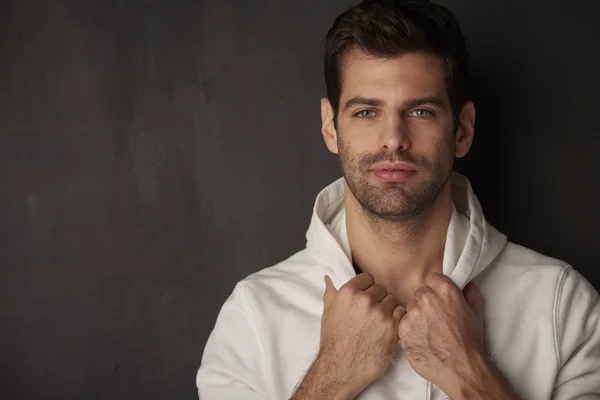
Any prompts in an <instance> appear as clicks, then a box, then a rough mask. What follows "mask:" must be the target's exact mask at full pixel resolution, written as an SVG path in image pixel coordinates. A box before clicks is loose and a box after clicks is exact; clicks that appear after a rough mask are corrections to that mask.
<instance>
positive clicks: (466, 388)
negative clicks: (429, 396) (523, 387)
mask: <svg viewBox="0 0 600 400" xmlns="http://www.w3.org/2000/svg"><path fill="white" fill-rule="evenodd" d="M447 394H448V395H449V396H450V398H452V399H456V400H479V399H486V400H514V399H516V397H515V396H514V393H513V392H512V390H511V389H510V388H509V386H508V384H507V383H506V381H505V379H504V377H503V375H502V373H501V372H500V371H499V370H498V369H497V368H496V367H495V366H494V365H493V363H492V362H491V360H490V359H489V357H487V355H485V354H483V353H479V352H477V353H473V354H471V355H470V356H469V358H468V363H467V365H466V368H465V371H463V373H462V375H460V376H457V377H456V378H455V379H454V385H453V387H452V388H451V389H449V392H448V393H447Z"/></svg>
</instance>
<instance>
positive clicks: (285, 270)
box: [197, 0, 600, 400]
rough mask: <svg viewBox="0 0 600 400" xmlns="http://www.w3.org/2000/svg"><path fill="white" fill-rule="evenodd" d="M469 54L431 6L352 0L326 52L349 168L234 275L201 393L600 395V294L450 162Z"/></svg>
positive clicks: (332, 132)
mask: <svg viewBox="0 0 600 400" xmlns="http://www.w3.org/2000/svg"><path fill="white" fill-rule="evenodd" d="M467 64H468V62H467V51H466V47H465V43H464V38H463V36H462V33H461V31H460V28H459V26H458V23H457V22H456V20H455V18H454V16H453V15H452V14H451V13H450V12H449V11H448V10H447V9H445V8H444V7H441V6H439V5H435V4H433V3H431V2H429V1H416V0H407V1H401V0H397V1H391V0H390V1H385V0H379V1H378V0H373V1H363V2H362V3H360V4H359V5H357V6H354V7H352V8H350V9H349V10H347V11H346V12H345V13H344V14H342V15H340V16H339V17H338V18H337V19H336V20H335V22H334V24H333V27H332V28H331V29H330V31H329V33H328V35H327V40H326V46H325V77H326V84H327V98H325V99H322V100H321V117H322V122H323V124H322V134H323V137H324V140H325V143H326V145H327V148H328V149H329V150H330V151H331V152H332V153H335V154H338V155H339V158H340V161H341V166H342V170H343V175H344V177H343V178H342V179H340V180H338V181H336V182H334V183H333V184H331V185H329V186H328V187H326V188H325V189H324V190H323V191H322V192H321V193H320V194H319V195H318V197H317V200H316V204H315V207H314V213H313V217H312V221H311V224H310V227H309V229H308V232H307V248H306V249H304V250H302V251H300V252H298V253H297V254H295V255H293V256H292V257H290V258H289V259H287V260H285V261H283V262H281V263H280V264H278V265H275V266H273V267H270V268H266V269H263V270H262V271H259V272H257V273H255V274H253V275H250V276H249V277H247V278H246V279H244V280H242V281H241V282H239V283H238V284H237V285H236V287H235V289H234V290H233V293H232V294H231V296H230V297H229V299H228V300H227V301H226V302H225V304H224V305H223V307H222V309H221V311H220V314H219V316H218V319H217V322H216V325H215V327H214V330H213V332H212V333H211V335H210V338H209V339H208V342H207V344H206V348H205V351H204V354H203V358H202V363H201V366H200V369H199V371H198V375H197V386H198V391H199V396H200V399H202V400H213V399H215V400H221V399H244V400H254V399H256V400H258V399H277V400H279V399H289V398H292V399H295V400H301V399H354V398H360V399H402V400H408V399H444V398H448V397H449V398H452V399H515V398H523V399H559V400H567V399H600V300H599V297H598V293H597V292H596V291H595V290H594V288H593V287H592V286H591V285H590V283H589V282H588V281H587V280H585V279H584V278H583V277H582V275H580V274H579V273H578V272H577V271H575V270H574V269H573V268H572V267H571V266H569V265H568V264H566V263H563V262H561V261H559V260H555V259H552V258H549V257H545V256H543V255H541V254H538V253H536V252H534V251H532V250H528V249H526V248H523V247H520V246H517V245H515V244H513V243H510V242H508V241H507V239H506V237H505V236H504V235H503V234H501V233H500V232H498V231H497V230H496V229H494V228H493V227H492V226H491V225H489V224H488V223H486V220H485V218H484V216H483V213H482V210H481V207H480V204H479V202H478V200H477V198H476V197H475V195H474V194H473V191H472V189H471V186H470V184H469V182H468V180H467V179H466V178H465V177H463V176H461V175H458V174H456V173H453V172H452V168H453V164H454V160H455V158H456V157H463V156H465V155H466V154H467V152H468V151H469V149H470V147H471V143H472V140H473V135H474V122H475V107H474V105H473V103H472V102H470V101H468V97H467V93H466V89H465V86H466V81H467Z"/></svg>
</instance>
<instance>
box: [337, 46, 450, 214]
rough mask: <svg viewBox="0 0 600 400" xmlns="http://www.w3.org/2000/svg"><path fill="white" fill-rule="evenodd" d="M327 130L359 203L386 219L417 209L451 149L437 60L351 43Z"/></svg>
mask: <svg viewBox="0 0 600 400" xmlns="http://www.w3.org/2000/svg"><path fill="white" fill-rule="evenodd" d="M332 130H333V131H335V136H336V139H335V143H328V147H329V148H330V150H331V151H333V152H334V153H335V152H337V153H338V154H339V157H340V160H341V165H342V170H343V173H344V177H345V178H346V182H347V183H348V187H349V189H350V191H351V192H352V194H353V195H354V197H355V198H356V199H357V200H358V202H359V203H360V204H361V205H362V207H363V208H364V209H366V210H367V211H369V212H371V213H373V214H376V215H379V216H381V217H386V218H400V219H401V218H407V217H411V216H414V215H417V214H419V213H420V212H421V211H423V210H425V209H426V208H428V207H430V206H431V205H432V203H433V202H434V200H435V199H436V197H437V196H438V194H439V193H440V191H441V190H442V188H443V187H444V185H445V184H446V182H447V181H448V179H449V177H450V174H451V173H452V167H453V164H454V160H455V155H456V141H455V140H456V139H455V136H454V132H453V117H452V111H451V106H450V99H449V98H448V95H447V92H446V84H445V71H444V64H443V60H442V59H441V58H440V57H437V56H434V55H431V54H427V53H408V54H406V55H403V56H401V57H398V58H393V59H382V58H374V57H371V56H368V55H366V54H364V53H363V52H361V51H360V50H352V51H351V52H349V53H348V54H347V55H346V57H345V62H344V66H343V69H342V90H341V96H340V104H339V109H338V117H337V128H332ZM333 144H335V145H336V146H335V147H337V148H335V149H334V148H332V145H333ZM336 150H337V151H336Z"/></svg>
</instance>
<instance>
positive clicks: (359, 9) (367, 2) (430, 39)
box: [325, 0, 469, 125]
mask: <svg viewBox="0 0 600 400" xmlns="http://www.w3.org/2000/svg"><path fill="white" fill-rule="evenodd" d="M354 47H357V48H360V49H361V50H362V51H364V52H365V53H367V54H369V55H372V56H375V57H383V58H393V57H398V56H401V55H402V54H405V53H410V52H416V51H425V52H428V53H432V54H436V55H439V56H441V57H442V58H443V59H444V61H445V67H446V87H447V93H448V97H449V98H450V102H451V106H452V112H453V114H454V118H455V122H456V121H457V119H458V115H459V113H460V110H461V109H462V106H463V105H464V103H465V102H466V101H467V100H468V97H467V96H468V93H467V79H468V75H469V71H468V69H469V65H468V64H469V60H468V58H469V56H468V53H467V49H466V45H465V38H464V36H463V34H462V32H461V29H460V26H459V25H458V21H457V20H456V18H455V17H454V15H453V14H452V12H450V11H449V10H448V9H447V8H446V7H443V6H441V5H437V4H434V3H432V2H431V1H429V0H364V1H362V2H361V3H359V4H357V5H355V6H353V7H351V8H349V9H348V10H346V11H345V12H344V13H343V14H341V15H339V16H338V17H337V18H336V19H335V21H334V23H333V26H332V27H331V29H329V32H328V33H327V37H326V40H325V84H326V85H327V97H328V98H329V101H330V102H331V106H332V108H333V112H334V116H335V118H334V121H336V120H337V113H338V108H339V102H340V93H341V85H342V82H341V69H342V66H343V58H344V56H345V54H346V53H347V52H348V51H350V50H351V49H352V48H354ZM455 125H456V124H455Z"/></svg>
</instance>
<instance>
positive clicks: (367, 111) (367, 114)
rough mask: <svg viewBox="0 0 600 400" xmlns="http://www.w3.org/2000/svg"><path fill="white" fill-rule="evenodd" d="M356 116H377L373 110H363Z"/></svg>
mask: <svg viewBox="0 0 600 400" xmlns="http://www.w3.org/2000/svg"><path fill="white" fill-rule="evenodd" d="M354 116H355V117H357V118H362V119H368V118H373V117H374V116H375V113H374V112H373V110H362V111H359V112H357V113H356V114H354Z"/></svg>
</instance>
